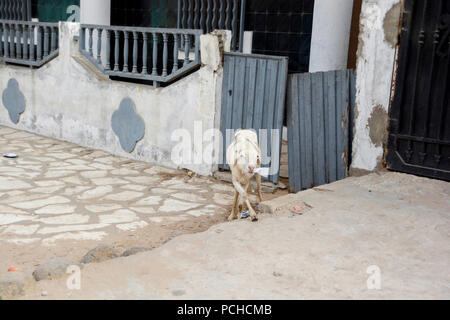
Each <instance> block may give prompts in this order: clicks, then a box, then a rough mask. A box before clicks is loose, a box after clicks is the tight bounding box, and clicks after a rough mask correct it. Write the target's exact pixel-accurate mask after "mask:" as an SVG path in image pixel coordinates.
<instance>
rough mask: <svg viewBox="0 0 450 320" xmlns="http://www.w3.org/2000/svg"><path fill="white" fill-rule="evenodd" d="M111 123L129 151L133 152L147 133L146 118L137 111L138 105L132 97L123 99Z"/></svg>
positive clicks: (123, 146)
mask: <svg viewBox="0 0 450 320" xmlns="http://www.w3.org/2000/svg"><path fill="white" fill-rule="evenodd" d="M111 125H112V129H113V131H114V133H115V134H116V135H117V137H118V138H119V141H120V145H121V146H122V149H123V150H125V151H126V152H128V153H131V152H133V150H134V148H135V147H136V143H137V142H138V141H139V140H141V139H142V138H143V137H144V134H145V123H144V120H142V118H141V117H140V116H139V115H138V114H137V113H136V106H135V105H134V102H133V100H131V99H130V98H124V99H123V100H122V102H121V103H120V107H119V110H117V111H116V112H114V113H113V116H112V119H111Z"/></svg>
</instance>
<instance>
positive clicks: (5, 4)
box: [0, 0, 31, 21]
mask: <svg viewBox="0 0 450 320" xmlns="http://www.w3.org/2000/svg"><path fill="white" fill-rule="evenodd" d="M0 19H4V20H22V21H29V20H31V0H0Z"/></svg>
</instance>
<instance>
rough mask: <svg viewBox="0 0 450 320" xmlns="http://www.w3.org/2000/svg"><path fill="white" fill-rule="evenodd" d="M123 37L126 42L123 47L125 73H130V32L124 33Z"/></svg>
mask: <svg viewBox="0 0 450 320" xmlns="http://www.w3.org/2000/svg"><path fill="white" fill-rule="evenodd" d="M123 36H124V41H125V42H124V46H123V72H129V71H130V70H129V69H128V51H129V42H128V39H129V36H128V31H124V32H123Z"/></svg>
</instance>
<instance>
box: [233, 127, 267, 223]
mask: <svg viewBox="0 0 450 320" xmlns="http://www.w3.org/2000/svg"><path fill="white" fill-rule="evenodd" d="M227 163H228V165H229V166H230V168H231V174H232V180H233V185H234V201H233V209H232V210H231V214H230V216H229V217H228V220H234V219H237V212H236V204H237V202H238V198H239V196H240V201H239V212H241V211H242V206H243V203H244V202H245V204H246V205H247V207H248V210H249V212H250V217H251V219H252V221H256V220H258V218H257V217H256V212H255V210H253V208H252V206H251V204H250V201H249V200H248V194H247V191H251V182H250V180H251V178H252V177H253V175H255V176H256V183H257V186H258V197H259V201H262V194H261V176H260V175H259V174H257V173H255V172H254V171H255V169H256V168H260V167H261V151H260V148H259V145H258V137H257V135H256V133H255V132H254V131H252V130H240V131H238V132H236V134H235V135H234V140H233V142H232V143H231V144H230V146H229V147H228V149H227Z"/></svg>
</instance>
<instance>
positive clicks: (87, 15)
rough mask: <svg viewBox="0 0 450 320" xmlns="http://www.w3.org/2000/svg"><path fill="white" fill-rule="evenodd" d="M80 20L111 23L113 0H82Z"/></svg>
mask: <svg viewBox="0 0 450 320" xmlns="http://www.w3.org/2000/svg"><path fill="white" fill-rule="evenodd" d="M80 7H81V8H80V9H81V16H80V22H81V23H87V24H101V25H108V26H109V25H111V0H94V1H93V0H80Z"/></svg>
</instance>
